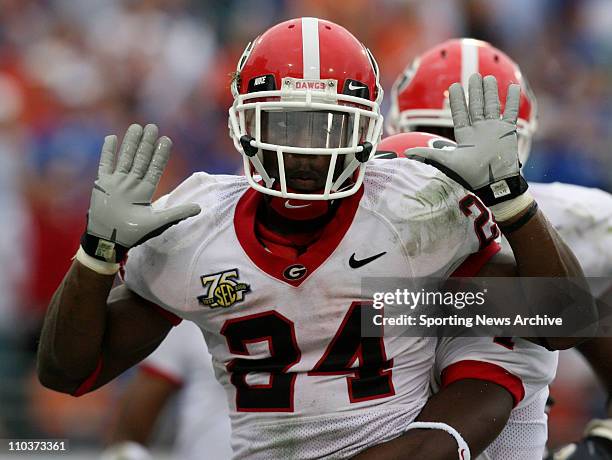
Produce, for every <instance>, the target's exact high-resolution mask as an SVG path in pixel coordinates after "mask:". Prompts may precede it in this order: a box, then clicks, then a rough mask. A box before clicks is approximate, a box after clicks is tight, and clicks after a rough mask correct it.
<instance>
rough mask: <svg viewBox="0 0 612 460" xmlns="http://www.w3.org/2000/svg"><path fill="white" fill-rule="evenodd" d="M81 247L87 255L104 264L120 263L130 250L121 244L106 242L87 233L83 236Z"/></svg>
mask: <svg viewBox="0 0 612 460" xmlns="http://www.w3.org/2000/svg"><path fill="white" fill-rule="evenodd" d="M81 247H82V248H83V251H85V253H86V254H87V255H89V256H91V257H93V258H95V259H98V260H101V261H102V262H110V263H119V262H121V261H122V260H123V259H124V258H125V255H126V254H127V252H128V248H126V247H125V246H122V245H121V244H119V243H115V242H113V241H109V240H105V239H103V238H99V237H97V236H94V235H91V234H89V233H87V232H85V233H83V235H82V236H81Z"/></svg>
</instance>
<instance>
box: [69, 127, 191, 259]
mask: <svg viewBox="0 0 612 460" xmlns="http://www.w3.org/2000/svg"><path fill="white" fill-rule="evenodd" d="M171 148H172V141H171V140H170V139H169V138H167V137H165V136H162V137H160V138H158V129H157V126H155V125H152V124H149V125H147V126H145V128H144V130H143V128H142V127H141V126H140V125H137V124H134V125H131V126H130V127H129V128H128V130H127V132H126V134H125V137H124V138H123V142H122V144H121V147H120V149H119V156H118V159H117V164H116V165H115V161H114V160H115V151H116V149H117V137H116V136H107V137H106V139H105V141H104V146H103V147H102V155H101V157H100V166H99V169H98V178H97V179H96V181H95V184H94V188H93V192H92V194H91V202H90V206H89V212H88V215H87V230H86V231H85V233H84V234H83V237H82V238H81V248H82V250H83V251H84V252H85V253H86V254H87V255H88V256H91V257H93V258H95V259H98V260H99V261H102V262H105V263H112V264H117V263H118V262H120V261H121V260H122V259H123V257H124V256H125V254H126V252H127V251H128V249H130V248H132V247H134V246H136V245H138V244H141V243H143V242H144V241H146V240H148V239H149V238H152V237H154V236H156V235H159V234H160V233H162V232H163V231H164V230H165V229H167V228H168V227H169V226H171V225H174V224H176V223H178V222H180V221H181V220H183V219H186V218H188V217H191V216H195V215H196V214H198V213H199V212H200V207H199V206H198V205H197V204H185V205H180V206H176V207H173V208H169V209H164V210H160V211H155V210H153V208H152V207H151V199H152V197H153V193H154V192H155V189H156V187H157V184H158V183H159V179H160V177H161V175H162V172H163V170H164V168H165V167H166V164H167V163H168V158H169V157H170V150H171ZM81 259H82V258H79V254H77V260H79V261H82V260H81ZM86 265H87V264H86ZM90 268H91V267H90Z"/></svg>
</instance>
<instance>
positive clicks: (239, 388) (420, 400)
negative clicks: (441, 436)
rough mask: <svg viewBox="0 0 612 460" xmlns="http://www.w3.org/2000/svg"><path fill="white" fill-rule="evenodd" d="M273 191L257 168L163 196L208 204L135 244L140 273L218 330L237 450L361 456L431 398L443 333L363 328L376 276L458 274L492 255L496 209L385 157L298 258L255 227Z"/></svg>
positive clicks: (130, 274) (147, 292)
mask: <svg viewBox="0 0 612 460" xmlns="http://www.w3.org/2000/svg"><path fill="white" fill-rule="evenodd" d="M262 199H263V196H262V195H260V194H258V193H257V192H255V191H254V190H252V189H250V188H249V187H248V185H247V182H246V179H245V178H243V177H239V176H214V175H208V174H205V173H199V174H195V175H194V176H192V177H191V178H189V179H188V180H186V181H185V182H184V183H183V184H182V185H180V186H179V187H178V188H177V189H176V190H175V191H173V192H172V193H171V194H170V195H167V196H166V197H164V198H163V199H161V200H159V201H158V202H157V203H156V204H155V206H156V207H160V208H163V207H170V206H174V205H177V204H180V203H189V202H196V203H198V204H199V205H200V206H201V208H202V212H201V213H200V214H199V215H198V216H195V217H192V218H190V219H187V220H185V221H183V222H181V223H179V224H177V225H175V226H173V227H170V228H169V229H168V230H166V231H165V232H164V233H163V234H161V235H160V236H158V237H156V238H153V239H151V240H149V241H147V242H146V243H144V244H143V245H141V246H138V247H136V248H134V249H132V250H131V251H130V253H129V257H128V261H127V265H126V274H125V282H126V284H127V286H128V287H129V288H130V289H131V290H133V291H135V292H137V293H138V294H140V295H141V296H143V297H144V298H146V299H148V300H150V301H152V302H155V303H156V304H158V305H160V306H162V307H163V308H165V309H167V310H169V311H170V312H172V313H174V314H176V315H178V316H180V317H182V318H185V319H189V320H192V321H194V322H195V323H196V324H198V326H199V327H200V328H201V329H202V331H203V332H204V335H205V338H206V342H207V344H208V349H209V351H210V353H211V354H212V357H213V364H214V366H215V371H216V374H217V378H218V380H219V381H220V382H221V384H222V385H223V386H224V388H225V390H226V394H227V398H228V404H229V407H230V414H231V420H232V447H233V450H234V455H235V456H236V457H237V458H244V457H249V458H320V457H330V458H347V457H351V456H354V455H355V454H357V453H359V452H360V451H362V450H364V449H366V448H367V447H370V446H372V445H375V444H379V443H382V442H385V441H388V440H390V439H392V438H394V437H397V436H399V435H400V434H402V432H403V431H404V429H405V428H406V426H407V425H408V424H409V423H410V422H412V421H413V420H414V418H415V417H416V415H417V414H418V413H419V411H420V409H421V408H422V406H423V405H424V404H425V402H426V401H427V397H428V395H429V377H430V371H431V367H432V365H433V359H434V351H435V343H436V340H435V339H434V338H409V337H400V338H394V337H385V338H384V340H383V339H379V338H362V337H361V333H360V332H361V331H360V321H359V315H360V311H361V308H367V307H364V306H363V305H362V303H361V302H360V299H363V296H362V286H361V281H362V278H364V277H388V276H395V277H407V278H413V277H425V276H433V277H446V276H449V275H450V274H451V273H452V272H453V271H454V270H455V269H456V268H457V267H459V266H460V265H461V264H462V263H463V262H464V261H465V259H466V258H467V256H468V255H470V254H472V253H476V252H477V251H479V249H480V248H481V246H482V247H486V249H485V250H484V251H481V252H480V253H479V254H481V255H482V254H484V256H483V257H481V258H480V259H485V260H486V258H487V257H489V256H490V255H492V253H494V252H495V247H496V246H497V244H496V243H495V242H493V243H492V244H489V242H490V241H491V240H493V239H494V237H495V236H496V235H497V229H496V228H495V226H494V224H492V223H491V221H490V214H489V211H488V210H487V209H486V208H484V206H482V205H481V204H480V203H479V202H477V200H476V199H475V198H473V197H472V196H469V195H468V196H467V198H466V191H465V190H464V189H463V188H462V187H460V186H458V185H457V184H456V183H454V182H453V181H451V180H450V179H448V178H447V177H446V176H444V175H443V174H441V173H440V172H438V171H437V170H436V169H434V168H432V167H430V166H427V165H424V164H421V163H418V162H415V161H410V160H407V159H404V158H401V159H394V160H374V161H372V164H371V166H369V168H368V172H367V174H366V180H365V182H364V187H363V188H362V189H361V190H360V192H359V193H358V194H356V195H354V196H352V197H349V198H346V199H343V200H342V202H341V203H340V204H339V207H338V209H337V212H336V215H335V217H334V219H333V220H332V221H331V222H329V223H328V224H327V225H326V227H325V228H324V230H323V232H322V234H321V236H320V238H319V239H318V240H317V241H316V242H315V243H313V244H312V245H310V246H309V248H308V250H307V251H306V252H305V253H303V254H301V255H299V256H298V257H297V259H291V260H289V259H285V258H283V257H280V256H278V255H276V254H273V253H271V252H269V251H267V250H266V249H265V248H264V247H263V246H262V244H261V243H260V242H259V241H258V240H257V238H256V236H255V216H256V211H257V208H258V205H259V203H260V202H261V200H262ZM476 220H478V225H475V221H476ZM492 232H493V233H494V234H493V233H492ZM491 248H494V249H493V250H492V249H491ZM478 259H479V257H472V258H470V259H469V261H468V262H466V264H468V263H470V264H471V263H483V262H482V260H481V261H480V262H477V260H478ZM463 268H465V265H464V267H463ZM478 268H479V267H477V268H476V271H477V269H478Z"/></svg>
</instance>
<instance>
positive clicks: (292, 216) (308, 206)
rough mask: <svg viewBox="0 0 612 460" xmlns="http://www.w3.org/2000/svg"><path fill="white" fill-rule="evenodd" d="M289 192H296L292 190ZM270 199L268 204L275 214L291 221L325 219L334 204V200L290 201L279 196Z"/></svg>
mask: <svg viewBox="0 0 612 460" xmlns="http://www.w3.org/2000/svg"><path fill="white" fill-rule="evenodd" d="M287 191H288V192H296V190H291V189H287ZM317 192H319V191H317ZM268 198H269V201H268V204H269V206H270V207H271V208H272V209H273V210H274V212H276V213H277V214H279V215H281V216H283V217H284V218H286V219H289V220H312V219H316V218H318V217H323V216H325V215H326V214H327V213H328V212H329V210H330V209H331V206H332V204H333V200H290V199H289V198H282V197H278V196H269V197H268Z"/></svg>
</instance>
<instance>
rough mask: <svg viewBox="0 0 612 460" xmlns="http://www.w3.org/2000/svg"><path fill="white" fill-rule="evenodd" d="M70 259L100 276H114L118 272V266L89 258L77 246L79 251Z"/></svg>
mask: <svg viewBox="0 0 612 460" xmlns="http://www.w3.org/2000/svg"><path fill="white" fill-rule="evenodd" d="M72 259H73V260H74V259H76V260H78V261H79V263H81V264H82V265H85V266H86V267H87V268H89V269H90V270H93V271H94V272H96V273H99V274H100V275H115V274H116V273H117V272H118V271H119V266H120V264H114V263H112V262H104V261H102V260H98V259H96V258H95V257H91V256H90V255H89V254H87V253H86V252H85V250H84V249H83V248H82V247H81V246H79V250H78V251H77V253H76V255H75V256H74V257H73V258H72Z"/></svg>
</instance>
